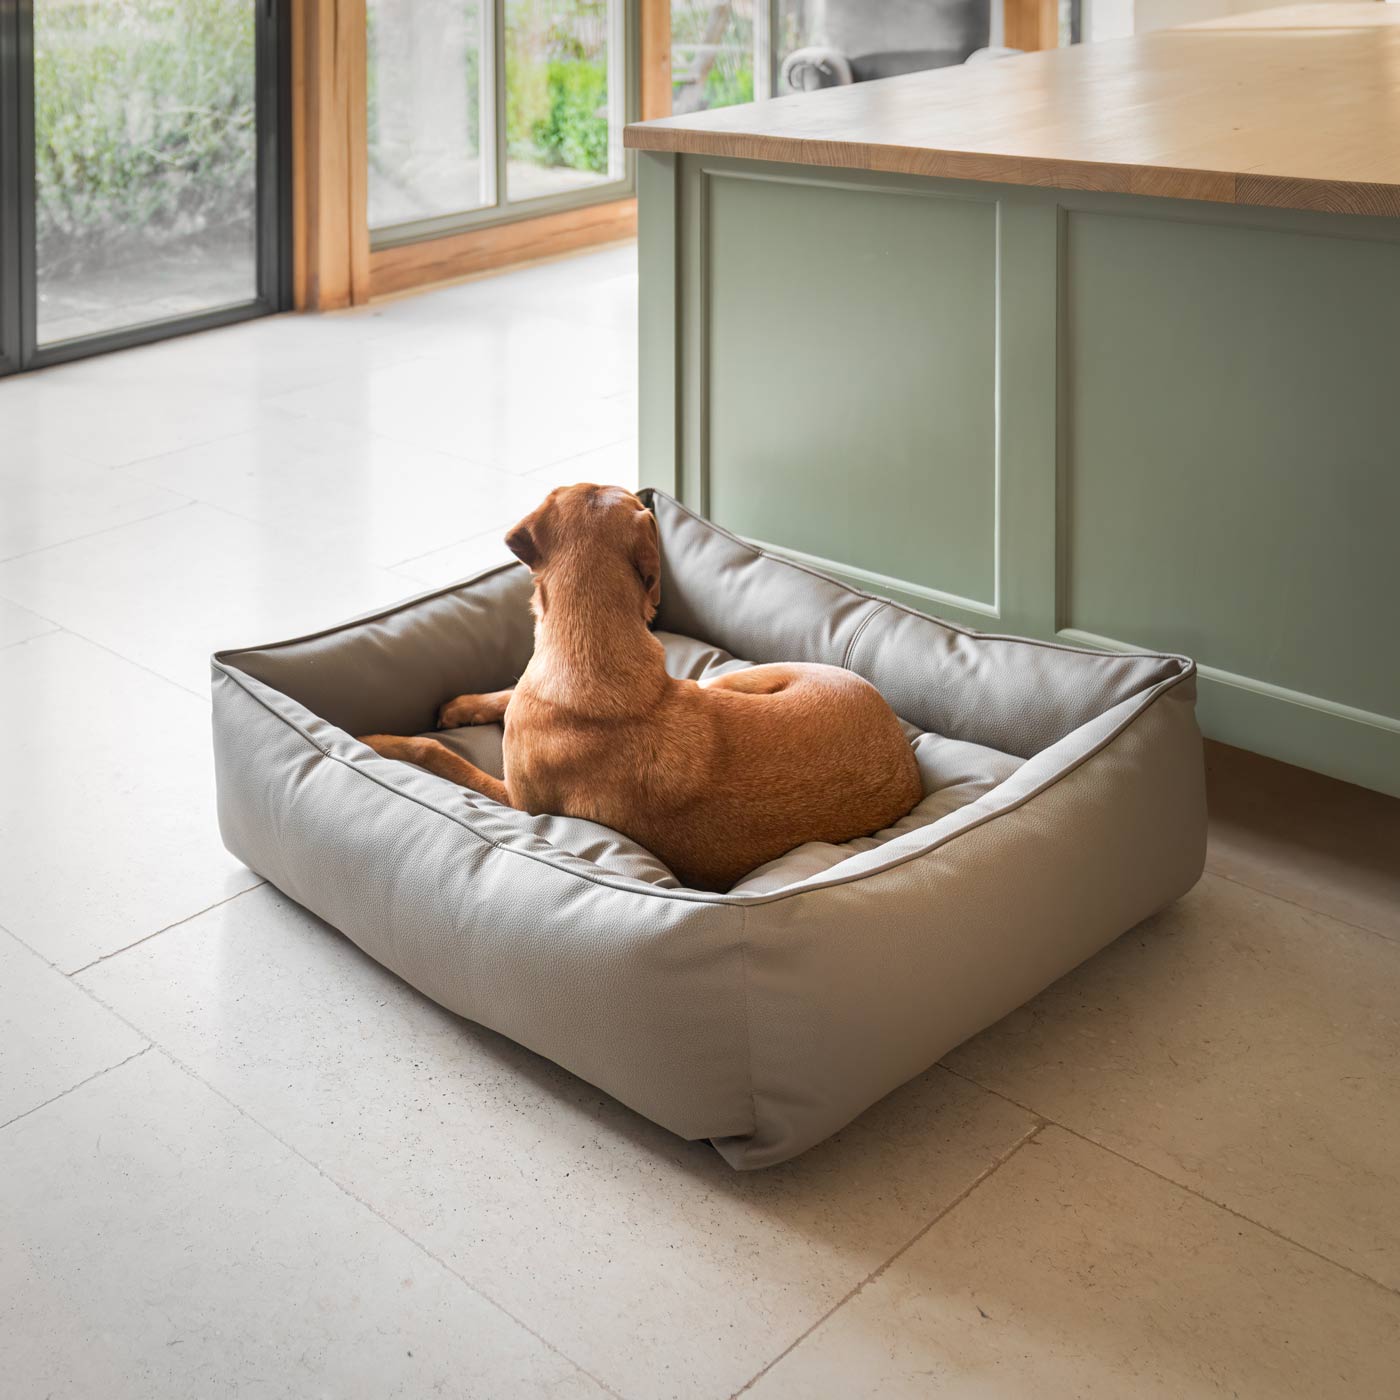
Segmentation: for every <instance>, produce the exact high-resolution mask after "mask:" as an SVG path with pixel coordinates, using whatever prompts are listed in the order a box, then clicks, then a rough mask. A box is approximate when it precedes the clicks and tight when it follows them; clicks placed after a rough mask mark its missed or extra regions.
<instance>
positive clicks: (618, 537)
mask: <svg viewBox="0 0 1400 1400" xmlns="http://www.w3.org/2000/svg"><path fill="white" fill-rule="evenodd" d="M506 544H507V545H508V546H509V547H510V549H511V551H512V552H513V553H514V554H515V555H516V556H517V557H518V558H519V559H520V560H521V561H522V562H523V563H524V564H525V565H526V566H527V567H528V568H529V569H530V571H531V573H532V574H533V575H534V581H535V591H534V597H533V599H532V601H531V607H532V609H533V612H534V615H535V653H534V655H533V656H532V657H531V658H530V664H529V665H528V666H527V667H526V668H525V674H524V675H522V676H521V677H520V680H519V682H518V683H517V684H516V686H515V688H514V689H513V690H498V691H493V692H492V693H490V694H487V695H459V696H458V697H457V698H456V699H455V700H449V701H448V702H447V703H446V704H445V705H443V707H442V709H441V711H440V713H439V720H438V728H440V729H454V728H457V727H458V726H460V725H467V724H492V723H495V722H496V721H498V720H504V721H505V781H504V782H502V781H500V780H498V779H496V778H493V777H492V776H491V775H490V774H489V773H484V772H483V771H482V770H481V769H480V768H478V767H477V766H476V765H475V764H473V763H469V762H468V761H467V760H466V759H464V758H462V757H460V756H459V755H458V754H455V753H453V752H452V750H451V749H449V748H447V747H446V746H445V745H443V744H441V743H439V742H438V741H437V740H436V739H429V738H422V737H417V738H414V737H398V736H395V735H388V734H371V735H368V736H366V737H365V738H364V739H363V741H362V742H364V743H366V744H368V745H369V746H370V747H371V748H372V749H374V750H375V752H376V753H379V754H382V755H383V756H384V757H385V758H395V759H402V760H404V761H406V762H408V763H416V764H419V765H421V766H422V767H424V768H426V769H428V770H429V771H430V772H433V773H437V774H438V775H440V776H441V777H444V778H447V779H450V780H451V781H452V782H455V783H460V784H461V785H462V786H463V787H468V788H471V789H473V790H474V791H476V792H480V793H484V794H485V795H486V796H487V797H491V798H494V799H495V800H496V801H497V802H503V803H505V804H506V805H507V806H510V807H515V808H518V809H520V810H521V811H525V812H531V813H534V814H541V813H550V814H553V815H558V816H566V817H584V818H586V819H587V820H589V821H594V822H601V823H602V824H603V825H604V826H610V827H612V828H613V829H614V830H615V831H620V832H622V833H623V835H625V836H629V837H631V838H632V839H633V840H634V841H637V842H639V843H640V844H641V845H643V846H645V847H646V848H647V849H648V850H650V851H652V852H654V853H655V854H656V855H657V856H659V857H660V858H661V859H662V860H663V861H664V862H665V863H666V864H667V865H668V866H669V867H670V869H671V870H672V871H673V872H674V873H675V875H676V877H677V878H678V879H679V880H680V881H681V882H682V883H683V884H685V885H689V886H691V887H692V888H695V889H708V890H726V889H728V888H729V887H730V886H731V885H732V884H733V883H734V882H735V881H736V880H738V879H739V878H740V877H741V876H743V875H745V874H747V873H748V872H749V871H751V870H754V869H756V868H757V867H758V866H760V865H762V864H764V863H765V862H766V861H769V860H772V859H774V858H775V857H776V856H780V855H782V854H783V853H784V852H785V851H790V850H792V849H793V847H795V846H800V845H802V844H803V843H804V842H807V841H830V842H842V841H849V840H851V839H852V838H854V837H857V836H865V835H868V834H870V833H871V832H874V831H879V830H880V829H882V828H883V827H887V826H890V825H892V824H893V823H894V822H896V821H898V820H899V818H900V817H902V816H904V814H905V813H906V812H908V811H909V809H910V808H911V807H913V806H914V804H915V803H916V802H918V801H919V799H920V797H921V796H922V790H921V787H920V782H919V770H918V765H917V764H916V763H915V761H914V751H913V749H912V748H911V747H910V744H909V741H908V740H907V739H906V738H905V737H904V734H903V732H902V731H901V729H900V726H899V721H898V720H897V719H896V718H895V715H894V711H893V710H891V709H890V707H889V706H888V705H887V704H886V703H885V701H884V699H883V697H882V696H881V695H880V692H879V691H878V690H876V689H875V687H874V686H873V685H871V684H870V683H869V682H868V681H866V680H863V679H862V678H861V677H860V676H857V675H855V674H854V673H853V672H851V671H845V670H842V669H841V668H840V667H839V666H815V665H805V664H787V663H779V664H776V665H768V666H754V667H752V668H751V669H749V670H747V671H738V672H734V673H732V674H728V675H723V676H716V677H714V678H712V679H709V680H703V681H690V680H677V679H676V678H675V677H673V676H670V675H668V674H667V673H666V665H665V659H666V658H665V652H664V651H663V649H662V646H661V643H660V642H659V641H657V639H656V638H655V637H654V636H653V635H652V633H651V631H650V628H649V624H650V622H651V619H652V617H653V616H654V615H655V613H656V608H657V604H658V603H659V602H660V600H661V557H660V552H659V548H658V537H657V529H656V519H655V517H654V516H653V515H652V513H651V512H650V511H649V510H648V509H647V508H646V507H645V506H644V505H643V504H642V502H641V501H639V500H638V499H637V497H636V496H634V495H633V494H632V493H631V492H630V491H625V490H623V488H622V487H620V486H591V485H580V486H565V487H560V488H559V489H558V490H555V491H552V492H551V493H550V494H549V496H548V498H547V499H546V500H545V502H544V504H543V505H541V506H540V507H539V509H538V510H536V511H534V512H533V513H532V514H530V515H528V516H526V518H525V519H524V520H522V521H521V522H520V524H519V525H517V526H516V527H515V529H513V530H512V531H511V532H510V534H509V535H507V536H506Z"/></svg>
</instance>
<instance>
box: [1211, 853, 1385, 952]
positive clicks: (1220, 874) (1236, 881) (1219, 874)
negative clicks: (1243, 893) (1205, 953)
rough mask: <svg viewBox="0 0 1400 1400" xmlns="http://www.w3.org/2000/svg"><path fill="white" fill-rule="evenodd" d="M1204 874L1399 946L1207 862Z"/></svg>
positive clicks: (1327, 911)
mask: <svg viewBox="0 0 1400 1400" xmlns="http://www.w3.org/2000/svg"><path fill="white" fill-rule="evenodd" d="M1204 873H1205V874H1206V875H1210V876H1213V877H1214V878H1215V879H1217V880H1228V881H1229V882H1230V883H1231V884H1232V885H1236V886H1238V887H1239V888H1240V889H1242V890H1253V891H1254V893H1255V894H1262V895H1266V896H1267V897H1268V898H1269V899H1276V900H1278V902H1279V903H1280V904H1287V905H1289V906H1290V907H1292V908H1294V909H1298V910H1300V911H1301V912H1302V913H1304V914H1315V915H1317V917H1318V918H1322V919H1331V920H1332V922H1333V923H1336V924H1341V925H1342V927H1343V928H1349V929H1354V930H1355V931H1356V932H1357V933H1365V934H1369V935H1370V936H1371V937H1372V938H1380V939H1383V940H1384V941H1385V942H1387V943H1395V944H1400V937H1397V936H1396V935H1394V934H1389V933H1382V932H1381V931H1380V930H1379V929H1374V928H1367V927H1366V925H1365V924H1358V923H1355V922H1354V921H1353V920H1351V919H1344V918H1342V916H1341V915H1340V914H1334V913H1333V912H1332V911H1331V910H1330V909H1319V908H1318V907H1317V906H1316V905H1315V904H1304V903H1302V902H1301V901H1300V900H1297V899H1289V898H1288V896H1287V895H1283V894H1279V893H1278V891H1277V890H1268V889H1265V888H1264V886H1263V885H1256V884H1252V883H1251V882H1250V881H1248V880H1241V879H1240V878H1239V877H1238V876H1236V875H1226V874H1225V873H1224V871H1221V870H1212V869H1211V868H1210V862H1209V860H1207V862H1206V868H1205V871H1204Z"/></svg>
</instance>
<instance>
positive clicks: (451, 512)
mask: <svg viewBox="0 0 1400 1400" xmlns="http://www.w3.org/2000/svg"><path fill="white" fill-rule="evenodd" d="M122 474H123V475H124V476H131V477H139V478H141V479H144V480H145V481H149V482H151V483H153V484H155V485H159V486H163V487H166V488H167V489H169V490H171V491H179V492H182V493H183V494H184V495H185V496H192V497H195V498H196V499H198V500H201V501H205V502H208V503H209V504H211V505H216V506H221V507H222V508H223V509H225V510H228V511H231V512H232V513H233V514H235V515H239V516H241V517H243V518H244V519H245V520H252V521H254V522H256V523H258V524H262V525H269V526H273V527H276V528H279V529H281V530H284V531H285V530H295V531H297V532H298V534H300V535H302V536H303V537H304V538H307V539H311V540H315V541H316V542H317V543H320V544H326V543H330V542H335V543H336V544H337V545H339V546H340V548H341V549H342V550H343V551H344V553H345V555H346V557H348V558H351V559H362V560H366V561H368V562H369V563H371V564H378V565H389V564H394V563H397V562H398V561H399V560H402V559H406V558H409V557H412V556H415V555H419V554H424V553H427V552H428V551H430V550H435V549H441V548H443V547H444V546H446V545H449V544H452V543H454V542H455V541H458V540H460V539H462V538H463V537H464V536H467V535H473V534H477V533H479V532H481V531H483V530H487V529H496V530H498V531H499V532H501V533H502V534H503V533H504V532H505V530H506V529H507V528H508V527H509V526H511V525H513V524H514V523H515V522H516V521H517V520H518V519H520V517H521V516H522V515H524V514H526V513H527V512H528V511H530V510H532V509H533V508H534V507H535V506H536V505H538V504H539V495H540V494H541V493H539V492H538V491H537V490H536V489H535V488H534V487H532V486H530V485H527V484H526V483H525V482H524V481H522V480H521V479H520V478H518V477H515V476H512V475H510V474H508V473H506V472H502V471H498V470H496V469H495V468H494V467H482V466H476V465H473V464H471V463H468V462H464V461H463V460H462V459H461V458H460V457H449V456H447V455H446V454H445V453H442V452H433V451H427V450H424V449H422V448H418V447H410V446H406V445H405V444H403V443H400V442H392V441H390V440H389V439H388V438H384V437H379V436H377V435H376V434H373V433H370V432H365V431H355V430H352V429H349V428H342V427H338V426H337V425H335V424H331V423H322V422H318V421H316V420H313V419H309V418H302V417H298V416H296V415H294V414H290V413H280V414H278V415H276V416H275V417H269V419H268V420H267V421H265V422H264V423H262V424H261V425H260V426H259V427H258V428H256V429H255V430H254V431H252V432H250V433H240V434H236V435H235V436H233V437H226V438H220V439H219V440H218V441H216V442H210V443H202V444H201V445H199V446H198V447H191V448H186V449H184V450H183V451H180V452H173V453H170V454H169V455H168V456H164V457H154V458H151V459H150V460H148V461H146V462H141V463H138V464H137V465H135V466H133V467H128V468H126V469H125V470H124V472H123V473H122Z"/></svg>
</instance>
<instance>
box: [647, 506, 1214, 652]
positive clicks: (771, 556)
mask: <svg viewBox="0 0 1400 1400" xmlns="http://www.w3.org/2000/svg"><path fill="white" fill-rule="evenodd" d="M644 489H645V491H646V492H649V493H650V494H651V495H652V496H653V497H655V496H660V497H661V498H662V500H665V501H669V502H670V503H671V504H672V505H673V506H675V508H676V509H677V510H679V511H681V512H682V513H683V514H685V515H688V516H689V517H690V518H691V519H692V520H694V521H697V522H698V523H699V524H701V525H704V526H705V527H706V528H707V529H710V530H713V531H714V532H715V533H716V534H719V535H723V536H724V537H725V539H727V540H731V541H732V542H733V543H734V544H737V545H738V546H739V547H740V548H741V549H746V550H748V551H749V553H750V554H753V555H755V556H757V557H758V558H759V559H768V560H771V561H772V562H773V563H774V564H785V565H786V566H787V567H788V568H789V569H796V570H797V571H798V572H799V573H803V574H808V575H810V576H811V577H812V578H819V579H821V581H822V582H823V583H830V584H833V585H834V586H835V587H837V588H841V589H844V590H845V591H846V592H847V593H849V594H851V595H852V596H853V597H856V598H869V599H871V600H872V601H873V602H877V603H883V604H884V605H885V606H886V607H888V608H893V609H894V610H895V611H896V612H902V613H905V614H906V615H907V616H909V617H917V618H918V619H919V620H920V621H921V622H934V623H937V624H938V626H939V627H946V628H947V629H948V630H949V631H950V632H956V633H957V634H958V635H959V636H962V637H975V638H977V639H978V640H980V641H988V642H1018V643H1020V644H1021V645H1022V646H1028V647H1041V648H1043V649H1045V650H1046V651H1064V652H1069V653H1070V654H1071V655H1074V656H1108V657H1124V658H1127V659H1130V660H1131V659H1133V658H1136V659H1138V660H1141V661H1147V660H1158V661H1180V662H1182V663H1183V664H1184V665H1185V666H1186V667H1187V670H1186V671H1185V672H1184V673H1183V674H1184V675H1188V676H1189V675H1194V674H1195V671H1196V663H1195V662H1194V661H1193V660H1192V659H1191V658H1190V657H1189V656H1182V655H1181V654H1180V653H1179V652H1174V651H1104V650H1102V649H1101V648H1096V647H1072V646H1070V645H1068V644H1067V643H1065V642H1045V641H1041V640H1040V639H1039V638H1036V637H1017V636H1014V635H1011V634H1008V633H1005V632H978V631H976V630H975V629H974V628H971V627H960V626H959V625H958V624H957V623H956V622H949V621H948V620H947V618H943V617H934V616H933V614H932V613H923V612H920V611H919V610H918V609H917V608H911V607H907V606H906V605H905V604H903V603H899V602H896V601H895V600H894V599H893V598H882V597H880V596H879V594H876V593H867V592H866V591H865V590H864V589H863V588H857V587H855V585H854V584H850V583H845V582H843V581H842V580H841V579H839V578H834V577H832V575H831V574H824V573H822V571H821V570H820V569H814V568H812V567H811V566H810V565H809V564H799V563H798V562H797V561H796V560H795V559H789V558H787V557H786V556H785V555H782V554H775V553H773V551H772V550H768V549H762V548H760V547H759V546H758V545H756V544H752V543H750V542H749V541H748V540H746V539H744V537H743V536H742V535H736V534H735V533H734V532H733V531H732V530H726V529H725V528H724V526H723V525H716V524H715V522H714V521H713V520H706V519H705V517H704V516H703V515H700V514H699V513H698V512H696V511H693V510H691V508H690V507H689V506H688V505H686V504H685V502H683V501H678V500H677V499H676V498H675V497H674V496H670V495H667V493H666V492H665V491H658V490H657V489H656V488H655V487H654V486H651V487H646V488H644ZM849 651H850V648H847V652H848V654H849Z"/></svg>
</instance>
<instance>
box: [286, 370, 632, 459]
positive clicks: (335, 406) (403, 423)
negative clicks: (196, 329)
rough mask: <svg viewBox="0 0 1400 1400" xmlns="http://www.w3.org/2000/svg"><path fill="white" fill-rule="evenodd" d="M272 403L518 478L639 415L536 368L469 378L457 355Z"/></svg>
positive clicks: (621, 429)
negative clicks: (524, 371)
mask: <svg viewBox="0 0 1400 1400" xmlns="http://www.w3.org/2000/svg"><path fill="white" fill-rule="evenodd" d="M270 403H271V404H272V405H274V406H276V407H279V408H283V409H286V410H288V411H290V412H293V413H298V414H303V415H305V416H306V417H308V418H312V419H315V420H316V421H318V422H328V423H337V424H342V425H345V426H349V427H353V428H359V429H365V430H368V431H370V432H374V433H378V434H381V435H382V436H384V437H387V438H391V439H393V440H394V441H396V442H401V443H407V444H409V445H411V446H414V447H420V448H424V449H426V450H429V451H434V452H446V453H449V454H451V455H452V456H456V457H461V458H462V459H463V460H464V461H468V462H477V463H480V464H482V465H486V466H496V467H500V468H502V469H503V470H505V471H510V472H516V473H524V472H529V471H534V470H535V469H536V468H538V467H543V466H547V465H549V464H550V463H551V462H557V461H561V460H562V459H564V458H565V457H575V456H577V455H578V454H579V453H581V452H586V451H589V450H591V449H592V448H595V447H603V446H606V445H607V444H609V443H612V442H618V441H620V440H622V439H623V438H625V437H628V436H630V435H631V434H632V433H633V432H634V431H635V415H634V414H632V413H630V412H629V411H628V408H627V406H626V405H625V404H624V403H621V402H619V400H617V399H616V398H604V397H598V396H596V395H590V394H587V393H580V392H578V391H576V390H575V389H574V388H573V387H571V386H570V385H569V384H568V383H567V382H566V381H565V380H564V379H563V377H562V376H553V377H548V376H543V375H541V374H540V373H539V372H538V370H537V371H536V372H535V373H534V375H533V376H532V375H530V374H528V373H509V374H507V373H506V372H505V371H504V370H502V371H501V372H500V373H499V374H497V375H494V376H484V375H482V374H479V373H478V374H473V373H472V372H471V370H470V368H469V367H464V365H463V363H462V361H461V357H460V356H458V355H452V356H438V357H434V358H431V359H422V360H414V361H412V362H410V363H406V364H398V365H391V366H389V367H388V368H386V369H381V370H375V371H373V372H372V373H370V374H367V375H365V376H364V377H363V378H362V379H359V380H357V381H355V382H354V383H349V384H347V383H331V384H323V385H318V386H316V387H315V388H311V389H303V390H297V391H295V392H293V393H290V394H284V395H282V396H281V397H279V398H276V399H272V400H270Z"/></svg>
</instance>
